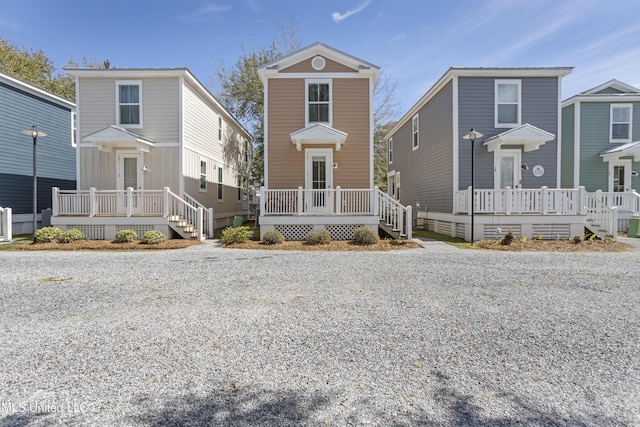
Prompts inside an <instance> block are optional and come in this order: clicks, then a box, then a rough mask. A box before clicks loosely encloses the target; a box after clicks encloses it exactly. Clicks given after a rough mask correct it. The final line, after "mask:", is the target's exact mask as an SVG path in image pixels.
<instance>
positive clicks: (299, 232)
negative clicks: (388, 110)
mask: <svg viewBox="0 0 640 427" xmlns="http://www.w3.org/2000/svg"><path fill="white" fill-rule="evenodd" d="M379 71H380V69H379V67H377V66H375V65H373V64H371V63H369V62H367V61H364V60H362V59H359V58H356V57H354V56H351V55H349V54H347V53H344V52H341V51H339V50H337V49H334V48H332V47H329V46H327V45H324V44H322V43H315V44H313V45H311V46H308V47H305V48H303V49H300V50H298V51H296V52H294V53H291V54H289V55H286V56H284V57H282V58H280V59H278V60H276V61H273V62H271V63H268V64H265V65H263V66H262V67H260V68H259V69H258V73H259V75H260V78H261V79H262V82H263V84H264V97H265V98H264V99H265V118H264V120H265V123H264V128H265V142H264V147H265V149H264V153H265V154H264V165H265V166H264V174H265V175H264V188H262V189H261V193H260V196H261V197H260V231H261V234H262V235H264V233H265V232H266V231H269V230H278V231H280V232H282V233H283V234H284V236H285V238H286V239H289V240H301V239H304V238H305V236H306V234H307V233H308V232H309V231H310V230H312V229H319V228H320V229H322V228H325V229H327V230H329V232H330V233H331V236H332V238H333V239H351V238H352V237H353V232H354V230H355V229H356V228H358V227H362V226H367V227H370V228H373V229H375V230H376V231H377V228H378V225H379V223H380V219H381V218H382V217H384V216H385V215H386V214H387V213H388V211H389V210H388V209H387V208H386V203H387V202H391V203H393V201H392V199H391V198H389V197H387V196H386V195H384V194H382V193H380V192H379V191H378V190H377V188H374V185H373V154H374V150H373V128H374V121H373V90H374V85H375V82H376V79H377V77H378V74H379ZM394 207H395V205H394ZM389 209H392V207H389ZM387 222H388V221H387ZM395 228H398V227H397V226H395Z"/></svg>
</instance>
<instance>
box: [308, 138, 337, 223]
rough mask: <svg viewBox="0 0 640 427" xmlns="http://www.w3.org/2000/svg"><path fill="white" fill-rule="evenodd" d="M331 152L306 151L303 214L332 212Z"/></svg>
mask: <svg viewBox="0 0 640 427" xmlns="http://www.w3.org/2000/svg"><path fill="white" fill-rule="evenodd" d="M332 159H333V151H332V150H331V149H322V148H309V149H307V150H306V179H305V193H306V197H305V212H306V213H315V214H328V213H332V212H333V192H332V190H331V188H332V185H333V166H332Z"/></svg>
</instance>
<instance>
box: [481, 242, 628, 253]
mask: <svg viewBox="0 0 640 427" xmlns="http://www.w3.org/2000/svg"><path fill="white" fill-rule="evenodd" d="M475 246H476V247H478V248H483V249H493V250H497V251H512V252H620V251H625V250H628V249H630V248H631V246H629V245H627V244H626V243H622V242H618V241H614V240H585V241H583V242H581V243H574V242H573V240H537V239H534V240H526V241H522V240H518V239H516V240H514V241H513V243H511V244H510V245H501V244H500V242H499V241H497V240H480V241H478V242H476V243H475Z"/></svg>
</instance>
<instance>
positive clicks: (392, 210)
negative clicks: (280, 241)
mask: <svg viewBox="0 0 640 427" xmlns="http://www.w3.org/2000/svg"><path fill="white" fill-rule="evenodd" d="M260 215H265V216H273V215H282V216H287V215H292V216H305V215H308V216H312V215H329V216H333V215H335V216H347V215H373V216H378V217H379V218H380V220H381V221H385V223H386V224H388V225H389V226H391V227H393V229H394V230H398V231H399V232H400V234H403V235H405V234H406V235H407V237H408V238H411V229H412V227H411V226H412V221H413V220H412V217H411V206H408V207H405V206H403V205H401V204H400V203H399V202H398V201H397V200H394V199H393V198H391V197H389V196H388V195H387V194H385V193H383V192H381V191H380V190H379V189H378V187H374V188H373V190H371V189H368V188H367V189H343V188H341V187H336V188H335V189H323V190H313V189H304V188H302V187H298V188H297V189H286V190H271V189H266V188H264V187H262V188H261V189H260Z"/></svg>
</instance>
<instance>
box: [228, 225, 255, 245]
mask: <svg viewBox="0 0 640 427" xmlns="http://www.w3.org/2000/svg"><path fill="white" fill-rule="evenodd" d="M251 236H253V230H251V229H250V228H249V227H247V226H246V225H243V226H241V227H227V228H225V229H224V230H222V241H223V242H225V243H227V244H230V243H243V242H246V241H247V240H249V237H251Z"/></svg>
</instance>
